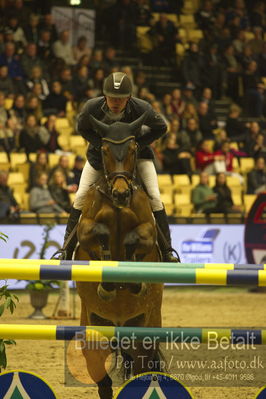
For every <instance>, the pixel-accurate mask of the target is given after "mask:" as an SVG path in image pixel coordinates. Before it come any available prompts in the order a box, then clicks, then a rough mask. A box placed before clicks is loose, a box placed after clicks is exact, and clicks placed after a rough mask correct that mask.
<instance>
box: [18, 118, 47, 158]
mask: <svg viewBox="0 0 266 399" xmlns="http://www.w3.org/2000/svg"><path fill="white" fill-rule="evenodd" d="M48 140H49V133H48V131H47V129H45V127H44V126H40V125H38V123H37V120H36V117H35V116H34V115H28V116H27V118H26V123H25V127H24V128H23V129H22V131H21V132H20V137H19V146H20V148H23V149H24V150H25V152H26V154H27V156H28V155H29V154H30V153H31V152H37V151H41V150H44V148H45V146H46V144H47V143H48Z"/></svg>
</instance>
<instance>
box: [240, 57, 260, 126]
mask: <svg viewBox="0 0 266 399" xmlns="http://www.w3.org/2000/svg"><path fill="white" fill-rule="evenodd" d="M243 86H244V92H245V105H246V113H247V115H248V116H251V117H253V118H260V117H261V116H263V106H264V85H263V82H262V80H261V78H260V76H259V73H258V65H257V63H256V61H251V62H250V63H249V64H248V65H247V69H246V70H245V71H244V75H243Z"/></svg>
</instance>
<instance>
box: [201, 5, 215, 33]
mask: <svg viewBox="0 0 266 399" xmlns="http://www.w3.org/2000/svg"><path fill="white" fill-rule="evenodd" d="M214 19H215V13H214V6H213V3H212V1H210V0H205V1H203V4H202V7H200V8H199V10H198V11H197V12H196V21H197V24H198V26H199V29H202V30H210V29H211V28H212V26H213V24H214Z"/></svg>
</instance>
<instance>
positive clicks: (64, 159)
mask: <svg viewBox="0 0 266 399" xmlns="http://www.w3.org/2000/svg"><path fill="white" fill-rule="evenodd" d="M56 170H60V171H61V172H63V174H64V175H65V178H66V182H67V185H68V186H69V188H70V191H69V192H71V193H75V192H76V191H77V186H76V185H75V184H74V173H73V172H72V171H71V169H70V167H69V157H68V156H67V155H61V157H60V158H59V162H58V165H56V166H54V167H53V168H52V170H51V172H50V177H51V176H52V175H53V174H54V172H55V171H56Z"/></svg>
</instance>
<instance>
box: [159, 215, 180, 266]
mask: <svg viewBox="0 0 266 399" xmlns="http://www.w3.org/2000/svg"><path fill="white" fill-rule="evenodd" d="M153 214H154V217H155V220H156V224H157V231H158V244H159V246H160V249H161V251H162V255H163V261H164V262H180V258H179V255H178V253H177V252H176V251H175V250H174V249H173V248H172V244H171V235H170V229H169V225H168V221H167V215H166V212H165V209H162V210H160V211H154V212H153ZM173 251H174V252H175V254H176V256H174V255H173V254H172V252H173Z"/></svg>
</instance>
